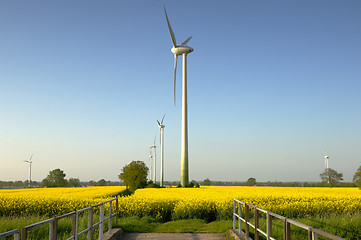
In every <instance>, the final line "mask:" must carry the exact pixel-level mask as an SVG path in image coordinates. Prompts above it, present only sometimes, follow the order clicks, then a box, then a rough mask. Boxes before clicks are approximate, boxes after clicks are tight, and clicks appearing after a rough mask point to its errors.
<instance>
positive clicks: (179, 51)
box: [164, 6, 193, 187]
mask: <svg viewBox="0 0 361 240" xmlns="http://www.w3.org/2000/svg"><path fill="white" fill-rule="evenodd" d="M164 12H165V17H166V19H167V23H168V28H169V32H170V37H171V40H172V44H173V48H172V49H171V51H172V53H173V54H174V104H175V88H176V73H177V61H178V55H182V56H183V84H182V142H181V185H182V186H183V187H185V186H187V185H188V182H189V169H188V103H187V54H188V53H191V52H193V48H191V47H189V46H187V43H188V42H189V40H191V38H192V37H189V38H187V39H186V40H185V41H184V42H183V43H181V44H180V45H177V42H176V39H175V35H174V32H173V30H172V27H171V26H170V23H169V19H168V15H167V11H166V9H165V6H164Z"/></svg>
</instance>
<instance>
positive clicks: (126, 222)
mask: <svg viewBox="0 0 361 240" xmlns="http://www.w3.org/2000/svg"><path fill="white" fill-rule="evenodd" d="M119 226H120V227H121V228H122V229H123V230H124V231H127V232H158V233H159V232H164V233H226V232H228V231H229V229H231V228H232V221H231V220H221V221H214V222H210V223H207V222H206V221H204V220H201V219H187V220H177V221H170V222H165V223H161V222H158V221H157V220H155V219H154V218H151V217H144V218H139V217H126V218H122V219H120V220H119Z"/></svg>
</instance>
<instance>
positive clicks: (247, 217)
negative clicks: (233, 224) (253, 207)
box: [244, 203, 249, 239]
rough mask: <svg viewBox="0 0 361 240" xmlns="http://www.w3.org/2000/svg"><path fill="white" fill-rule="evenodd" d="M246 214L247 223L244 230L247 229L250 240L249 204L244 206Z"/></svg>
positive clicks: (247, 236)
mask: <svg viewBox="0 0 361 240" xmlns="http://www.w3.org/2000/svg"><path fill="white" fill-rule="evenodd" d="M244 213H245V216H244V218H245V220H246V223H245V225H244V229H245V232H246V239H248V238H249V225H248V222H249V207H248V204H247V203H246V204H245V205H244Z"/></svg>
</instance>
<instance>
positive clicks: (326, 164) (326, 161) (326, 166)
mask: <svg viewBox="0 0 361 240" xmlns="http://www.w3.org/2000/svg"><path fill="white" fill-rule="evenodd" d="M328 159H329V157H328V156H327V155H326V154H325V169H326V171H327V169H328Z"/></svg>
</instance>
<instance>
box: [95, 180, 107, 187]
mask: <svg viewBox="0 0 361 240" xmlns="http://www.w3.org/2000/svg"><path fill="white" fill-rule="evenodd" d="M106 185H107V181H105V179H100V180H99V181H98V182H97V186H106Z"/></svg>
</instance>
